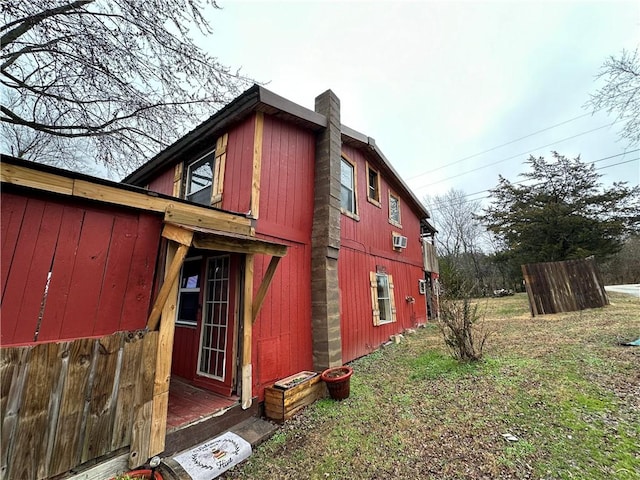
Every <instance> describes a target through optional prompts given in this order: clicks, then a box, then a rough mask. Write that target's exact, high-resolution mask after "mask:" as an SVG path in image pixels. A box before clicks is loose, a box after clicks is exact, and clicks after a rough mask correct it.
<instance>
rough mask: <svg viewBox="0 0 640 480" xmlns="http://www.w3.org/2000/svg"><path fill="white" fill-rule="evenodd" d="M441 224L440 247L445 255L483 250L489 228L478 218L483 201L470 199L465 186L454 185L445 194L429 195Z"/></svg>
mask: <svg viewBox="0 0 640 480" xmlns="http://www.w3.org/2000/svg"><path fill="white" fill-rule="evenodd" d="M425 202H426V203H427V205H428V206H429V207H430V211H431V212H432V215H433V221H434V223H435V224H436V225H437V228H438V236H437V237H436V239H437V241H438V247H439V248H440V249H441V250H440V251H441V253H443V254H445V255H453V256H459V255H461V254H463V253H472V252H474V251H478V250H479V245H478V242H479V239H480V238H481V237H482V235H483V233H484V232H485V229H484V228H482V226H481V225H480V223H479V222H478V221H477V220H476V219H475V215H476V214H477V213H479V212H480V201H479V200H469V199H468V198H467V196H466V194H465V193H464V192H463V191H462V190H456V189H453V188H452V189H451V190H449V191H448V192H447V193H445V194H444V195H434V196H432V197H427V198H425Z"/></svg>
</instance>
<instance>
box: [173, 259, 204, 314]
mask: <svg viewBox="0 0 640 480" xmlns="http://www.w3.org/2000/svg"><path fill="white" fill-rule="evenodd" d="M201 260H202V258H201V257H194V258H187V259H186V260H185V261H184V264H183V265H182V272H181V273H180V289H179V292H178V317H177V318H176V324H178V325H185V326H195V325H196V324H197V323H198V310H199V309H200V275H201V271H202V262H201Z"/></svg>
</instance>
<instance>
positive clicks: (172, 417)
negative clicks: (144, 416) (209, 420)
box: [167, 375, 239, 432]
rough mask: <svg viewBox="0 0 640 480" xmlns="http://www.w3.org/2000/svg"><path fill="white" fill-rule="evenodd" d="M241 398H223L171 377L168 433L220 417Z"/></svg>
mask: <svg viewBox="0 0 640 480" xmlns="http://www.w3.org/2000/svg"><path fill="white" fill-rule="evenodd" d="M238 402H239V397H237V396H235V395H234V396H231V397H223V396H222V395H218V394H216V393H213V392H210V391H207V390H203V389H201V388H197V387H194V386H193V385H191V384H189V383H188V382H187V381H186V380H183V379H181V378H180V377H176V376H175V375H172V376H171V383H170V384H169V407H168V411H167V432H171V431H174V430H177V429H179V428H183V427H185V426H186V425H189V424H191V423H193V422H196V421H198V420H200V419H202V418H206V417H210V416H214V415H215V414H216V413H219V414H220V415H221V414H222V413H224V411H225V410H226V409H227V408H229V407H231V406H233V405H236V404H237V403H238Z"/></svg>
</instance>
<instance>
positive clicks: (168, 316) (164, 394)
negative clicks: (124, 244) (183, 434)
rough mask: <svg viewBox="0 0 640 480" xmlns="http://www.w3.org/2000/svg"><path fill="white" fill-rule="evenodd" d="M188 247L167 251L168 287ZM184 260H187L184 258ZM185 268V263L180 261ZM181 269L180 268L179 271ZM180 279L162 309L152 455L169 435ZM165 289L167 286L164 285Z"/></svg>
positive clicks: (155, 384) (150, 440) (153, 408)
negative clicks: (173, 352)
mask: <svg viewBox="0 0 640 480" xmlns="http://www.w3.org/2000/svg"><path fill="white" fill-rule="evenodd" d="M188 248H189V247H188V246H187V245H182V244H181V245H179V246H177V247H176V244H175V243H173V242H170V243H169V247H168V248H167V258H166V262H165V264H166V267H165V268H166V269H167V274H166V276H165V285H166V284H167V283H169V276H170V275H171V271H172V267H173V266H174V265H175V264H176V259H177V258H179V257H180V255H181V249H186V250H188ZM183 258H184V257H183ZM180 264H181V265H182V260H181V261H180ZM179 271H180V270H179V269H178V272H179ZM179 282H180V279H179V278H178V276H176V278H175V279H174V280H173V281H171V282H170V283H171V286H170V290H169V295H168V296H167V299H166V301H165V302H164V307H163V308H162V320H161V321H160V331H159V332H158V353H157V355H156V365H155V367H156V368H155V379H154V383H153V407H152V412H151V434H150V438H149V456H153V455H156V454H158V453H161V452H162V451H163V450H164V442H165V439H166V436H167V435H166V433H167V409H168V405H169V383H170V381H171V359H172V351H173V337H174V332H175V319H176V308H177V305H178V290H179V288H178V287H179ZM163 286H164V285H163Z"/></svg>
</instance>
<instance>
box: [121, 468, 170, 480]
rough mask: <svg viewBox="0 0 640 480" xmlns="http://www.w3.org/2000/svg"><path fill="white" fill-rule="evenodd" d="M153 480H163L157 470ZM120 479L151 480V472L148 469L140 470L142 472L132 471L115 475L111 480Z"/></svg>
mask: <svg viewBox="0 0 640 480" xmlns="http://www.w3.org/2000/svg"><path fill="white" fill-rule="evenodd" d="M154 473H155V475H154V477H155V480H163V479H162V475H160V472H158V471H157V470H156V471H155V472H154ZM120 479H127V480H129V479H136V480H138V479H139V480H150V479H151V470H150V469H148V468H147V469H142V470H132V471H130V472H126V473H123V474H122V475H116V476H115V477H114V478H113V479H112V480H120Z"/></svg>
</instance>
